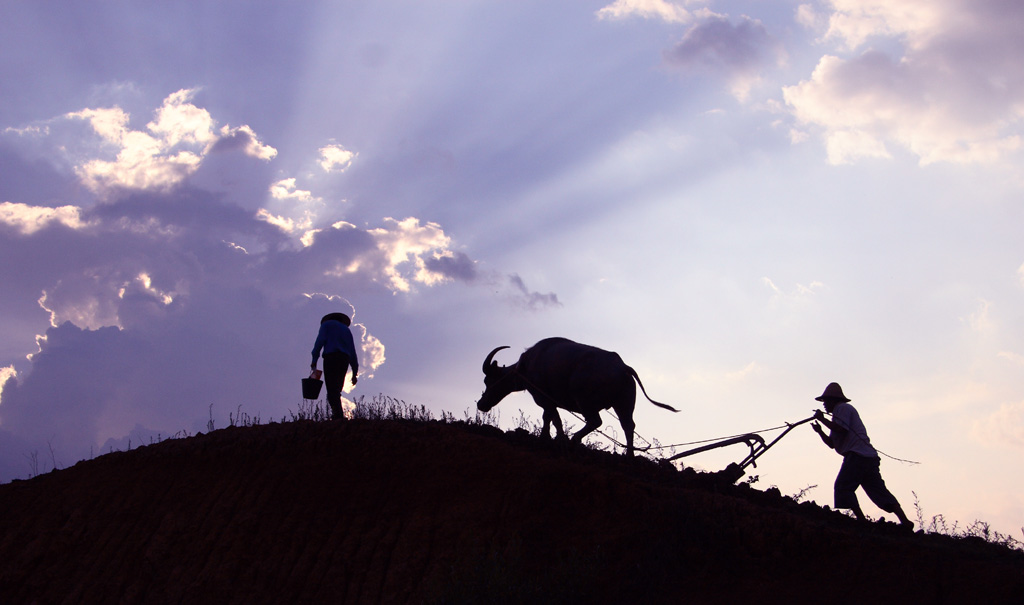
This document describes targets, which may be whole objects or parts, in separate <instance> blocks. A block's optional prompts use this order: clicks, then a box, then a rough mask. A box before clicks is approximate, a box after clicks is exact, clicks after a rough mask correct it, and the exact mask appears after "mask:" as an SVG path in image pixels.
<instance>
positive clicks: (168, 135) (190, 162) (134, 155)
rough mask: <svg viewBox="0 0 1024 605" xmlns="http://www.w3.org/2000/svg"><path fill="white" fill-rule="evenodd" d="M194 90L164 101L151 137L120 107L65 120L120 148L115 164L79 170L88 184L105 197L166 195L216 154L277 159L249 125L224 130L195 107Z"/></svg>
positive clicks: (73, 115) (80, 113) (106, 162)
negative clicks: (118, 193)
mask: <svg viewBox="0 0 1024 605" xmlns="http://www.w3.org/2000/svg"><path fill="white" fill-rule="evenodd" d="M194 94H195V91H194V90H179V91H178V92H175V93H173V94H171V95H170V96H168V97H167V98H166V99H164V102H163V105H162V106H161V107H160V108H159V109H158V110H157V111H156V117H155V119H154V120H152V121H151V122H149V123H148V124H147V125H146V129H147V130H148V132H144V131H140V130H132V129H131V128H130V126H129V119H130V116H129V115H128V114H127V113H126V112H125V111H124V110H122V109H121V108H119V107H112V108H102V109H83V110H81V111H77V112H72V113H68V114H66V116H65V117H67V118H71V119H80V120H85V121H87V122H88V123H89V124H90V125H91V126H92V128H93V130H94V131H95V132H96V134H98V135H99V136H100V137H101V138H102V139H103V140H104V141H105V142H106V143H107V144H108V145H111V146H113V147H115V148H116V149H117V154H116V157H115V159H114V160H101V159H91V160H88V161H85V162H83V163H81V164H79V165H78V166H76V169H75V170H76V173H77V174H78V175H79V177H80V178H81V179H82V181H83V183H85V185H86V186H87V187H88V188H89V189H91V190H92V191H94V192H96V193H98V194H100V195H109V194H111V193H113V192H115V191H117V190H124V189H128V190H157V191H166V190H168V189H170V188H172V187H174V186H176V185H178V184H180V183H181V182H182V181H184V180H185V179H186V178H187V177H188V176H189V175H191V174H193V173H195V171H196V170H197V169H198V168H199V166H200V164H201V163H202V161H203V158H204V157H205V156H206V154H208V153H209V152H210V151H211V150H213V149H233V148H238V149H240V150H241V151H242V152H243V153H246V154H248V155H251V156H253V157H257V158H260V159H263V160H269V159H271V158H273V157H274V156H275V155H276V154H277V150H275V149H274V148H273V147H270V146H267V145H264V144H263V143H261V142H260V141H259V139H258V138H257V137H256V135H255V133H254V132H253V131H252V129H251V128H249V127H248V126H240V127H237V128H230V127H228V126H224V127H222V128H221V129H220V131H219V134H218V133H215V131H214V127H215V122H214V120H213V118H212V117H211V116H210V114H209V112H207V111H206V110H205V109H201V108H199V107H196V106H195V105H193V104H192V103H191V99H192V96H193V95H194Z"/></svg>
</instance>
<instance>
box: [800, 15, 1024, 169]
mask: <svg viewBox="0 0 1024 605" xmlns="http://www.w3.org/2000/svg"><path fill="white" fill-rule="evenodd" d="M830 6H831V9H832V11H831V13H830V15H829V18H828V20H827V23H828V27H827V30H826V32H825V34H824V36H823V41H826V42H827V41H836V42H838V43H839V47H838V48H837V49H836V51H837V52H835V53H830V54H826V55H824V56H823V57H822V58H821V59H820V60H819V61H818V64H817V66H816V67H815V69H814V71H813V73H812V74H811V76H810V78H808V79H807V80H804V81H802V82H800V83H798V84H796V85H793V86H788V87H785V88H784V89H783V96H784V98H785V101H786V103H787V105H788V107H789V109H790V111H792V113H793V115H794V116H795V117H796V118H797V120H798V121H799V122H800V123H801V124H803V125H804V126H805V127H809V128H814V129H816V130H817V131H818V132H820V134H821V136H822V137H823V138H824V140H825V142H826V146H827V148H828V157H829V162H830V163H833V164H843V163H851V162H855V161H858V160H860V159H864V158H886V157H890V155H891V151H890V147H900V148H903V149H906V150H909V151H910V152H911V153H913V154H915V155H916V156H917V157H918V158H919V161H920V163H921V164H922V165H927V164H932V163H936V162H951V163H991V162H996V161H998V160H1000V159H1001V158H1004V157H1006V156H1007V155H1008V154H1010V153H1013V152H1015V151H1017V150H1019V149H1020V147H1021V138H1020V127H1021V118H1022V112H1021V110H1020V107H1021V106H1022V105H1024V69H1022V68H1021V66H1020V65H1019V62H1017V61H1016V60H1014V59H1013V57H1017V56H1019V55H1020V54H1021V53H1022V52H1024V38H1021V36H1020V35H1019V30H1020V27H1021V26H1022V25H1024V5H1020V4H1019V3H1007V2H1003V1H1001V0H980V1H979V2H966V1H965V0H943V1H936V2H931V1H924V0H912V1H908V2H899V3H891V2H883V1H881V0H872V1H869V2H860V1H857V2H854V1H853V0H833V1H832V2H831V3H830ZM801 14H802V15H803V17H802V19H801V20H802V21H803V22H805V23H809V24H816V23H818V22H820V21H821V19H814V18H812V17H811V16H810V14H809V13H808V12H807V11H804V12H803V13H801Z"/></svg>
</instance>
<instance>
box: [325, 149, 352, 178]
mask: <svg viewBox="0 0 1024 605" xmlns="http://www.w3.org/2000/svg"><path fill="white" fill-rule="evenodd" d="M355 158H356V154H355V153H354V152H351V151H349V150H347V149H345V148H344V147H342V146H341V145H327V146H326V147H321V148H320V167H321V168H323V169H324V172H345V170H347V169H348V167H349V166H351V165H352V162H353V161H354V160H355Z"/></svg>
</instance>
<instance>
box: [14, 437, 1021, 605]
mask: <svg viewBox="0 0 1024 605" xmlns="http://www.w3.org/2000/svg"><path fill="white" fill-rule="evenodd" d="M1022 594H1024V554H1022V553H1020V552H1018V551H1013V550H1010V549H1008V548H1005V547H1003V546H998V545H993V544H989V543H986V542H985V541H983V540H980V539H954V538H950V537H948V536H940V535H935V534H927V535H926V534H921V533H918V534H914V535H907V534H905V533H903V532H901V531H900V530H899V529H898V528H897V527H896V526H895V525H892V524H888V523H871V524H859V523H856V522H854V521H853V520H852V519H849V518H847V517H845V516H843V515H841V514H839V513H837V512H834V511H828V510H825V509H822V508H819V507H818V506H816V505H814V504H810V503H802V504H798V503H796V502H795V501H793V500H792V499H790V498H787V497H784V496H781V495H779V494H778V493H777V490H769V491H765V492H762V491H759V490H756V489H753V488H751V487H749V486H747V485H742V484H741V485H739V486H734V485H731V484H728V485H726V484H723V483H722V482H720V481H716V480H715V476H714V475H711V474H702V473H695V472H692V471H678V470H676V469H674V468H672V467H671V465H668V464H657V463H654V462H652V461H650V460H645V459H642V458H638V459H627V458H625V457H623V456H618V455H614V454H610V453H606V452H600V451H594V450H588V449H586V448H569V447H567V446H563V445H561V444H557V443H552V442H549V441H544V440H540V439H538V438H536V437H533V436H531V435H529V434H528V433H526V432H525V431H521V430H520V431H512V432H508V433H503V432H501V431H499V430H498V429H495V428H493V427H486V426H478V425H468V424H464V423H444V422H436V421H432V422H420V421H409V420H354V421H349V422H338V423H332V422H312V421H298V422H289V423H283V424H270V425H262V426H251V427H244V428H229V429H223V430H218V431H213V432H211V433H209V434H205V435H203V434H200V435H197V436H195V437H190V438H186V439H174V440H169V441H164V442H162V443H158V444H154V445H149V446H145V447H141V448H138V449H135V450H131V451H128V452H114V453H112V454H108V455H105V456H102V457H99V458H97V459H95V460H90V461H86V462H81V463H79V464H77V465H75V466H74V467H71V468H68V469H64V470H59V471H55V472H52V473H48V474H46V475H43V476H39V477H36V478H34V479H31V480H28V481H15V482H13V483H10V484H6V485H2V486H0V603H527V602H528V603H652V604H654V603H736V602H740V601H741V600H742V601H743V602H754V603H781V602H811V601H821V602H829V603H833V604H835V603H869V602H877V603H896V602H900V603H966V602H985V603H995V602H998V603H1010V602H1013V603H1019V602H1020V599H1021V595H1022Z"/></svg>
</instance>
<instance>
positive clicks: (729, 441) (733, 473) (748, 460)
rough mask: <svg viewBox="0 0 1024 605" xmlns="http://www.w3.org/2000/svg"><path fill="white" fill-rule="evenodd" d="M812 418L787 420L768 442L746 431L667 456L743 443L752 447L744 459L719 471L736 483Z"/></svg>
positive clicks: (671, 458) (812, 418)
mask: <svg viewBox="0 0 1024 605" xmlns="http://www.w3.org/2000/svg"><path fill="white" fill-rule="evenodd" d="M812 420H814V416H810V417H808V418H804V419H803V420H801V421H799V422H792V423H790V422H787V423H786V424H785V425H784V426H785V430H784V431H782V433H781V434H779V436H778V437H776V438H775V439H772V440H771V441H767V442H766V441H765V439H764V437H762V436H761V435H759V434H758V433H746V434H744V435H736V436H734V437H729V438H726V439H722V440H720V441H715V442H713V443H709V444H707V445H702V446H700V447H695V448H693V449H690V450H686V451H685V452H682V453H679V454H676V455H674V456H672V457H670V458H666V460H669V461H672V460H678V459H680V458H685V457H687V456H692V455H694V454H700V453H701V452H707V451H709V450H715V449H718V448H721V447H728V446H730V445H736V444H738V443H743V444H745V445H746V446H747V447H748V448H750V452H749V453H748V454H747V455H746V457H745V458H743V460H741V461H740V462H733V463H731V464H729V466H727V467H725V469H724V470H722V471H719V472H718V475H719V476H721V477H722V478H723V479H725V480H726V481H728V482H729V483H735V482H736V481H738V480H739V479H740V477H742V476H743V475H744V474H745V473H746V469H747V467H749V466H753V467H754V468H757V459H758V458H760V457H761V456H763V455H764V453H765V452H767V451H768V450H769V449H770V448H771V447H772V446H773V445H775V444H776V443H778V442H779V440H781V439H782V438H783V437H785V436H786V435H788V434H789V432H790V431H792V430H793V429H795V428H796V427H798V426H800V425H801V424H805V423H808V422H810V421H812ZM767 430H773V429H767ZM761 432H764V431H761Z"/></svg>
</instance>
